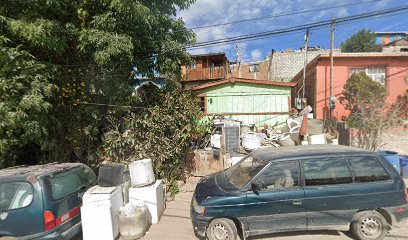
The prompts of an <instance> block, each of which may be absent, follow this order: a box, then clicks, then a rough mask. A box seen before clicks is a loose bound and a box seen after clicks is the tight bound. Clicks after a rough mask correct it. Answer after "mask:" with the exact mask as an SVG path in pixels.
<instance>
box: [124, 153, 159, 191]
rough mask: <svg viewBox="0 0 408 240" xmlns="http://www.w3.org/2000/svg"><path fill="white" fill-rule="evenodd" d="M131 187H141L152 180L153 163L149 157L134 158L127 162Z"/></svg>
mask: <svg viewBox="0 0 408 240" xmlns="http://www.w3.org/2000/svg"><path fill="white" fill-rule="evenodd" d="M129 172H130V182H131V185H132V187H143V186H146V185H149V184H151V183H153V182H154V180H155V178H154V173H153V163H152V160H151V159H142V160H136V161H134V162H131V163H130V164H129Z"/></svg>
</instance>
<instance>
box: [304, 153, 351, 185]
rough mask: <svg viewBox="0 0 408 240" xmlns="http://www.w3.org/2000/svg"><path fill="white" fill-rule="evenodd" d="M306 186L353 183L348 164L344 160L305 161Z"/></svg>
mask: <svg viewBox="0 0 408 240" xmlns="http://www.w3.org/2000/svg"><path fill="white" fill-rule="evenodd" d="M303 169H304V173H305V181H306V182H305V183H306V186H314V185H328V184H344V183H351V182H352V178H351V174H350V171H349V169H348V167H347V163H346V161H345V160H343V159H311V160H304V161H303Z"/></svg>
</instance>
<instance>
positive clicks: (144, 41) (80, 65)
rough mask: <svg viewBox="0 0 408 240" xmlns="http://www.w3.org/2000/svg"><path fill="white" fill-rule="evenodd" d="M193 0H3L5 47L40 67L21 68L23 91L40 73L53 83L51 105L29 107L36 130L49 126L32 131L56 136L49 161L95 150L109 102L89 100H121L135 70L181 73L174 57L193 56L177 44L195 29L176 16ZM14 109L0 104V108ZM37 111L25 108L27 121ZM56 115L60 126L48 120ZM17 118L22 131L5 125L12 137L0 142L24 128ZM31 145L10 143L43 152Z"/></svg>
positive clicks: (12, 75)
mask: <svg viewBox="0 0 408 240" xmlns="http://www.w3.org/2000/svg"><path fill="white" fill-rule="evenodd" d="M191 3H192V1H191V0H170V1H159V0H143V1H130V0H102V1H89V0H73V1H71V0H17V1H16V0H3V1H1V3H0V36H1V37H2V38H3V39H5V38H7V39H9V41H7V42H4V43H3V47H5V48H7V49H9V50H10V51H15V50H16V49H17V47H18V48H19V51H23V52H24V53H26V54H28V55H30V56H32V57H31V58H30V59H28V57H27V58H24V59H23V60H22V61H23V62H25V61H28V62H31V63H21V64H22V65H25V64H31V65H33V66H34V65H35V66H44V67H43V68H41V71H40V70H38V69H37V71H34V70H35V69H36V68H34V69H31V70H30V71H28V70H27V71H26V72H25V74H28V75H30V76H29V77H28V78H27V81H28V82H26V83H25V85H26V86H27V87H28V89H27V90H26V91H27V92H30V91H34V92H38V91H36V88H34V87H33V86H31V85H32V84H31V83H32V82H33V81H32V80H31V79H42V80H41V81H42V83H44V85H46V86H48V85H50V86H55V89H58V91H57V90H55V91H53V92H45V90H42V92H44V94H47V95H46V96H47V97H48V96H49V98H47V99H46V102H47V103H49V104H50V105H49V106H48V105H47V106H48V108H44V110H43V111H39V112H36V113H35V114H37V115H38V118H41V119H44V121H39V122H38V124H39V126H38V127H39V128H45V129H48V128H49V127H51V128H52V129H49V131H46V132H47V134H46V135H44V134H43V135H41V136H40V135H39V136H38V137H39V138H41V139H42V140H41V141H44V142H47V141H48V140H47V139H49V138H51V140H52V142H54V144H53V145H54V146H55V147H54V148H53V149H50V148H48V150H49V153H50V154H49V155H48V157H51V158H52V159H51V160H52V161H69V160H70V157H71V156H72V155H73V154H72V153H73V152H75V153H76V154H75V155H76V156H77V157H80V158H81V156H86V155H87V153H88V154H89V153H90V152H93V151H95V147H97V146H98V144H99V143H100V137H99V136H100V132H101V129H102V128H103V127H104V124H105V123H106V116H107V114H108V111H109V110H110V108H109V107H106V106H95V105H89V102H96V103H102V104H108V105H109V104H112V103H115V104H126V103H127V101H128V100H129V97H130V96H131V94H132V92H133V88H134V86H135V84H136V81H135V80H134V77H133V76H134V74H140V75H143V76H147V77H153V76H154V75H155V73H160V74H179V73H180V63H182V62H189V61H190V60H191V59H190V57H189V54H187V53H186V51H185V50H184V48H183V46H184V45H186V44H190V43H192V42H194V34H193V33H192V32H191V31H189V30H188V29H187V28H186V27H185V25H184V22H183V21H182V19H178V18H176V17H175V14H176V11H177V9H185V8H187V7H189V6H190V4H191ZM134 69H136V70H134ZM2 71H3V70H2ZM2 74H5V73H4V72H2ZM19 74H21V73H19V72H18V71H14V72H13V71H9V72H8V73H7V78H8V79H16V78H17V77H18V76H19ZM10 81H11V80H10ZM16 81H17V80H16ZM19 84H20V83H19V82H15V83H14V84H10V85H9V86H10V87H9V89H8V91H10V92H15V91H17V88H18V87H19V86H20V85H19ZM51 93H52V94H54V96H53V97H51V95H50V94H51ZM2 97H3V96H2ZM6 98H7V101H10V102H17V101H19V100H20V98H21V95H20V96H17V95H13V94H9V95H7V97H6ZM3 99H5V98H2V101H5V100H3ZM0 104H3V103H0ZM51 109H52V110H51ZM12 111H13V110H9V109H5V110H4V109H3V114H6V112H8V113H7V114H11V112H12ZM35 117H36V115H32V114H31V113H27V119H35ZM54 117H55V118H56V119H57V122H58V123H59V124H52V125H51V126H50V125H48V122H50V121H51V120H53V118H54ZM10 121H11V120H10ZM13 121H14V120H13ZM1 124H3V119H0V125H1ZM15 124H16V126H17V128H18V129H22V130H21V131H22V132H18V133H17V132H10V131H9V132H8V133H7V134H9V135H10V136H5V135H0V141H2V142H4V141H8V140H7V139H9V138H10V139H11V138H13V137H14V136H18V134H20V135H21V134H22V135H24V134H25V131H30V130H29V129H24V128H23V126H21V124H22V123H20V122H18V121H17V122H16V123H15ZM50 135H51V136H50ZM30 146H31V145H30V144H29V143H26V142H24V141H19V143H18V145H15V146H14V147H12V149H13V152H21V153H22V154H21V155H23V154H24V153H23V152H24V151H25V150H24V149H27V148H28V149H29V151H34V152H37V155H42V154H43V153H46V152H44V151H38V149H39V148H36V147H30ZM3 149H6V148H3ZM7 149H11V148H7ZM44 149H45V148H44ZM51 150H52V151H51ZM27 151H28V150H27ZM10 153H11V152H10ZM83 153H85V154H83ZM14 157H15V158H18V157H19V156H17V155H15V156H14ZM4 160H5V159H4V158H3V157H1V158H0V161H4Z"/></svg>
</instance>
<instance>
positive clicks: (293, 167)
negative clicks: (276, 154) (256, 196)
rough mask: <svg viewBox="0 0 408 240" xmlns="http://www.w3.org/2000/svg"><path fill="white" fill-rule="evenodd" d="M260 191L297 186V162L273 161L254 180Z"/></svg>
mask: <svg viewBox="0 0 408 240" xmlns="http://www.w3.org/2000/svg"><path fill="white" fill-rule="evenodd" d="M256 182H257V183H258V184H259V185H260V187H261V191H262V190H264V191H268V190H272V189H281V188H290V187H296V186H299V169H298V163H297V162H294V161H293V162H280V163H273V164H271V165H270V166H269V167H268V168H267V169H265V171H264V172H262V174H261V176H260V177H259V178H258V179H257V180H256Z"/></svg>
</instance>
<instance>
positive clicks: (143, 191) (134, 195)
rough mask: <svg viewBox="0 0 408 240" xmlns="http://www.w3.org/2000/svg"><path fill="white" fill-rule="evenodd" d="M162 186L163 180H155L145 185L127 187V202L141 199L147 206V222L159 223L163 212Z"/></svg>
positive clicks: (164, 201)
mask: <svg viewBox="0 0 408 240" xmlns="http://www.w3.org/2000/svg"><path fill="white" fill-rule="evenodd" d="M164 195H165V191H164V188H163V180H156V182H154V183H153V184H152V185H149V186H145V187H131V188H129V202H130V203H132V202H135V201H136V202H137V201H138V200H142V201H143V202H144V203H145V204H146V206H147V210H148V211H147V222H148V223H149V224H157V223H159V220H160V217H161V216H162V214H163V211H164V208H165V204H166V199H165V196H164Z"/></svg>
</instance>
